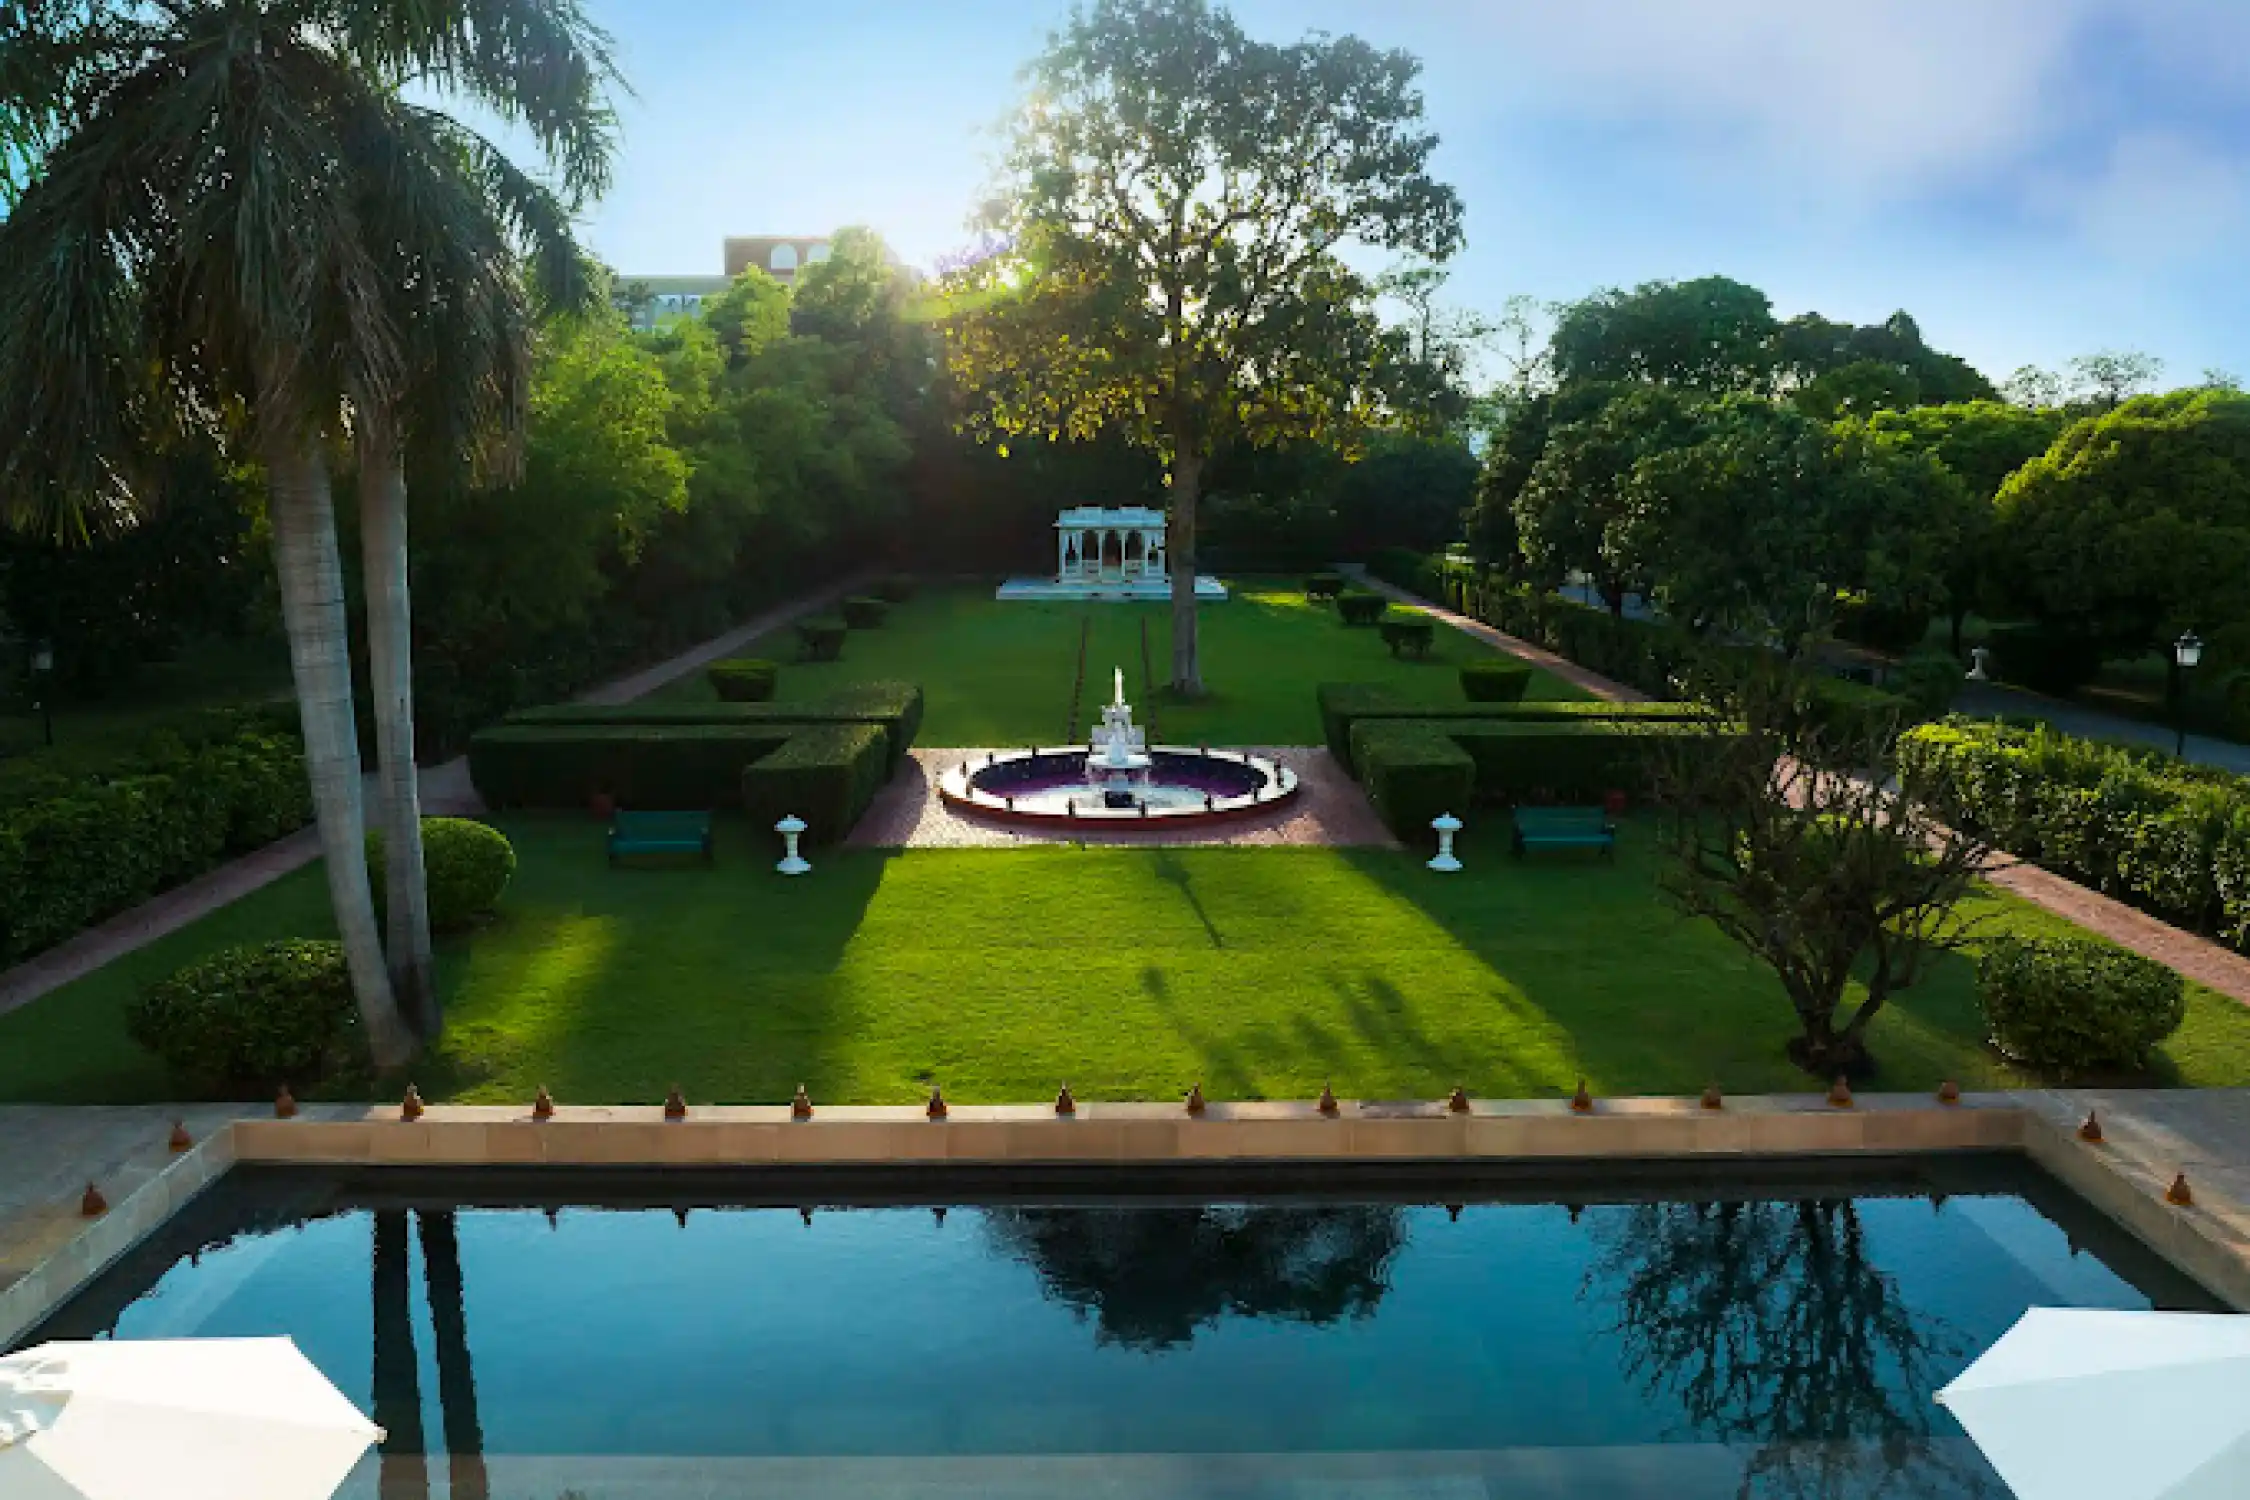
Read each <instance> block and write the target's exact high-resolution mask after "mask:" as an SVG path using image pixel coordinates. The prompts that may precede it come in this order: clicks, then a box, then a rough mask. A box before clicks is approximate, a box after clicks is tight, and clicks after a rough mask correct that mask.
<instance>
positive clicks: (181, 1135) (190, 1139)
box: [167, 1120, 195, 1151]
mask: <svg viewBox="0 0 2250 1500" xmlns="http://www.w3.org/2000/svg"><path fill="white" fill-rule="evenodd" d="M167 1144H168V1145H170V1146H171V1148H172V1149H173V1150H174V1151H185V1150H187V1149H188V1147H190V1146H192V1145H194V1144H195V1137H194V1136H192V1135H189V1134H188V1133H187V1121H185V1120H174V1121H173V1122H172V1138H171V1140H170V1141H169V1142H167Z"/></svg>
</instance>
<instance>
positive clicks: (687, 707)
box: [469, 682, 923, 771]
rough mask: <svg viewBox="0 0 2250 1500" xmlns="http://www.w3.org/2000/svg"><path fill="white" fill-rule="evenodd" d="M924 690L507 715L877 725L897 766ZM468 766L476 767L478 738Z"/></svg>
mask: <svg viewBox="0 0 2250 1500" xmlns="http://www.w3.org/2000/svg"><path fill="white" fill-rule="evenodd" d="M922 713H923V702H922V690H921V689H920V688H918V687H916V686H915V685H914V684H913V683H911V682H859V683H852V684H850V685H848V686H845V687H840V688H837V689H835V690H834V691H832V692H829V693H826V694H824V695H823V696H821V697H819V698H814V699H810V700H808V701H806V702H802V703H683V702H666V701H663V700H661V699H643V700H642V701H640V702H638V703H618V704H594V703H557V704H552V705H549V706H548V707H545V708H527V709H523V710H520V711H518V712H516V713H512V714H510V715H508V719H507V722H508V724H509V725H539V724H545V725H565V724H569V725H585V724H608V725H620V724H687V725H702V726H706V727H711V726H717V727H738V728H745V729H749V728H771V727H777V726H789V725H797V724H880V725H882V726H883V730H884V732H885V734H886V736H887V740H886V743H887V744H888V745H889V746H890V754H891V769H892V770H896V769H897V768H898V765H899V763H900V762H901V761H903V760H904V759H905V758H906V752H907V751H908V750H910V749H912V748H913V746H914V737H915V735H917V734H919V733H920V732H921V729H922ZM487 732H488V733H489V732H490V731H487ZM469 752H470V754H469V765H470V769H471V770H472V771H474V769H475V767H476V742H475V741H474V740H472V741H470V745H469Z"/></svg>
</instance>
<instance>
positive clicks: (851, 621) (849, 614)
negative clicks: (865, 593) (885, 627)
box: [842, 596, 891, 630]
mask: <svg viewBox="0 0 2250 1500" xmlns="http://www.w3.org/2000/svg"><path fill="white" fill-rule="evenodd" d="M842 608H843V613H844V624H845V625H846V626H848V627H849V628H851V629H853V630H876V629H880V628H881V627H882V624H883V620H884V618H885V617H886V616H888V615H889V614H890V612H891V607H890V604H889V603H888V602H887V601H885V600H882V599H874V598H866V597H860V596H854V597H853V598H849V599H846V600H845V601H844V602H843V606H842Z"/></svg>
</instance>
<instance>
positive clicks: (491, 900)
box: [367, 818, 516, 932]
mask: <svg viewBox="0 0 2250 1500" xmlns="http://www.w3.org/2000/svg"><path fill="white" fill-rule="evenodd" d="M422 869H423V880H424V884H425V886H426V887H427V889H428V891H429V895H430V930H431V931H433V932H459V931H461V930H463V929H464V928H469V927H474V926H475V925H476V924H477V921H478V919H479V918H482V917H484V916H487V915H489V914H490V913H491V911H492V909H493V908H494V907H496V906H498V905H499V904H500V896H501V893H502V892H504V891H506V890H507V889H508V882H509V881H510V880H512V879H514V878H515V873H516V847H515V845H513V844H511V843H509V842H508V836H507V835H506V834H504V833H502V832H501V831H500V830H499V829H497V828H494V827H493V826H492V825H491V824H489V823H479V822H477V821H475V820H474V819H472V818H424V819H423V820H422ZM386 874H387V872H386V871H385V869H384V867H383V830H382V829H380V828H370V829H369V830H368V831H367V878H368V881H369V882H370V883H371V884H372V885H373V886H374V888H375V911H376V914H377V915H378V916H380V915H382V914H383V912H384V896H385V893H386V891H385V887H386Z"/></svg>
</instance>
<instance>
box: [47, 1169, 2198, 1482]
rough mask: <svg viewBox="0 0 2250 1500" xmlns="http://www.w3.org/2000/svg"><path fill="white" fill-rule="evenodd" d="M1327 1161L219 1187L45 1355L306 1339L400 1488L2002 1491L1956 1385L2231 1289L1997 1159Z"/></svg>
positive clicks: (249, 1177) (99, 1293) (306, 1178)
mask: <svg viewBox="0 0 2250 1500" xmlns="http://www.w3.org/2000/svg"><path fill="white" fill-rule="evenodd" d="M1318 1181H1319V1182H1320V1183H1321V1184H1323V1185H1324V1186H1325V1188H1326V1191H1323V1192H1317V1193H1316V1192H1312V1191H1309V1190H1308V1189H1309V1188H1310V1186H1311V1185H1312V1180H1311V1179H1296V1180H1283V1179H1279V1178H1272V1177H1266V1178H1260V1177H1254V1176H1242V1175H1239V1174H1238V1175H1237V1176H1235V1177H1233V1178H1231V1179H1225V1180H1220V1179H1209V1178H1179V1177H1174V1178H1171V1179H1169V1180H1157V1179H1132V1180H1130V1181H1129V1182H1128V1183H1126V1184H1125V1186H1127V1187H1128V1188H1130V1189H1131V1191H1129V1192H1127V1193H1125V1194H1124V1195H1122V1196H1120V1195H1118V1188H1119V1186H1120V1184H1119V1182H1118V1181H1117V1180H1115V1179H1107V1180H1103V1181H1101V1182H1100V1183H1099V1187H1100V1189H1101V1190H1102V1191H1103V1192H1105V1193H1107V1194H1109V1195H1110V1196H1106V1197H1103V1198H1099V1199H1095V1198H1090V1197H1087V1196H1085V1194H1086V1192H1087V1190H1088V1188H1089V1186H1092V1185H1093V1184H1089V1183H1088V1182H1087V1181H1086V1180H1085V1179H1079V1180H1077V1181H1071V1180H1069V1179H1062V1178H1057V1179H1054V1180H1052V1181H1038V1180H1027V1179H1025V1178H1024V1177H1023V1176H1022V1174H1020V1173H1019V1174H1016V1175H1015V1176H1013V1177H1012V1178H1004V1179H1003V1178H986V1179H952V1180H948V1182H947V1184H946V1186H945V1189H944V1190H943V1191H942V1192H941V1193H939V1194H938V1197H939V1198H940V1199H942V1200H943V1201H939V1202H923V1203H914V1204H911V1205H908V1206H899V1197H900V1194H899V1192H898V1191H897V1190H898V1189H899V1188H901V1187H905V1186H908V1185H909V1184H911V1185H912V1195H913V1196H927V1195H928V1194H929V1193H930V1186H931V1184H930V1180H929V1179H928V1178H926V1177H919V1178H905V1179H893V1180H890V1181H884V1180H881V1179H871V1178H827V1179H818V1180H816V1179H807V1178H775V1177H771V1176H768V1177H764V1178H753V1177H740V1176H737V1177H724V1176H706V1175H659V1174H646V1173H644V1174H639V1175H636V1176H631V1177H618V1178H611V1179H606V1180H605V1179H598V1178H591V1177H575V1176H572V1177H563V1178H559V1179H558V1178H554V1177H544V1178H539V1177H534V1178H516V1179H513V1180H508V1179H501V1178H496V1177H493V1176H489V1175H484V1176H474V1175H468V1174H442V1175H431V1174H416V1175H413V1176H396V1175H386V1174H380V1173H377V1174H361V1175H357V1176H353V1177H349V1178H338V1177H334V1176H325V1175H313V1174H303V1173H294V1172H278V1171H273V1172H257V1171H243V1172H238V1173H236V1174H233V1175H232V1176H230V1177H229V1178H228V1179H226V1180H225V1181H223V1182H222V1183H221V1184H220V1185H219V1186H218V1187H217V1188H216V1189H215V1190H214V1191H213V1192H212V1193H211V1194H210V1195H207V1196H206V1198H205V1199H203V1200H202V1201H201V1202H199V1203H198V1204H197V1205H196V1206H195V1207H194V1208H192V1209H191V1210H190V1212H189V1213H188V1214H187V1215H185V1216H183V1218H182V1219H181V1220H179V1221H177V1222H176V1223H175V1224H174V1225H173V1226H172V1227H171V1228H170V1229H169V1230H168V1231H167V1232H166V1233H165V1234H164V1235H163V1236H162V1237H161V1238H160V1239H159V1240H157V1241H155V1242H152V1243H151V1244H150V1245H149V1246H147V1247H145V1248H144V1249H143V1250H142V1251H141V1252H138V1253H136V1255H135V1256H134V1257H132V1258H131V1259H130V1260H128V1261H127V1262H125V1263H124V1264H122V1265H120V1266H119V1267H117V1268H116V1269H115V1270H113V1271H112V1272H111V1273H110V1274H109V1275H108V1276H106V1277H104V1278H103V1279H102V1280H101V1281H100V1282H97V1283H96V1284H95V1285H94V1286H92V1287H91V1288H89V1289H88V1290H87V1292H86V1293H85V1294H84V1295H82V1296H81V1297H80V1298H79V1299H78V1300H77V1301H75V1302H74V1303H72V1304H71V1305H70V1306H68V1307H66V1308H65V1309H63V1310H62V1311H61V1312H60V1313H59V1314H58V1315H57V1316H56V1317H55V1318H54V1319H53V1320H52V1321H51V1322H50V1323H49V1324H48V1326H47V1327H45V1328H44V1329H42V1330H40V1331H39V1332H38V1333H36V1334H35V1335H34V1336H33V1338H32V1339H31V1340H29V1341H31V1342H36V1341H38V1340H41V1339H46V1338H85V1337H99V1336H114V1337H118V1338H160V1337H190V1336H214V1335H246V1334H274V1333H286V1334H289V1335H291V1336H293V1337H294V1338H295V1339H296V1340H297V1342H298V1343H299V1345H300V1346H302V1347H303V1349H304V1350H305V1352H306V1353H307V1354H308V1355H309V1356H310V1357H311V1358H312V1359H313V1361H314V1362H315V1363H316V1364H318V1365H319V1366H320V1367H321V1369H323V1370H324V1371H325V1372H326V1373H327V1374H328V1375H329V1377H330V1378H331V1379H333V1380H334V1381H335V1382H336V1383H337V1385H338V1386H339V1387H340V1388H341V1389H342V1390H343V1391H344V1392H345V1393H346V1394H347V1395H348V1396H350V1397H351V1398H352V1399H353V1400H355V1401H357V1402H359V1403H360V1404H361V1405H362V1406H363V1407H365V1408H366V1409H367V1410H368V1411H369V1412H370V1414H371V1415H373V1416H374V1418H375V1420H376V1421H378V1422H380V1423H382V1424H383V1425H384V1426H385V1427H386V1428H387V1429H388V1430H389V1432H390V1434H391V1437H390V1440H389V1441H388V1442H387V1443H386V1444H385V1445H384V1448H383V1450H382V1452H381V1453H380V1454H376V1455H371V1456H370V1458H369V1460H368V1461H367V1463H365V1464H364V1465H363V1466H362V1468H361V1470H360V1471H359V1472H358V1473H357V1474H356V1475H355V1476H354V1479H353V1481H352V1484H351V1486H350V1487H348V1488H347V1490H346V1493H347V1494H349V1495H353V1496H382V1497H386V1500H389V1497H399V1500H425V1497H430V1500H435V1497H441V1496H452V1497H517V1496H521V1497H526V1500H531V1497H536V1500H562V1497H573V1500H606V1497H612V1496H614V1497H632V1500H657V1497H662V1500H673V1497H681V1500H684V1497H689V1496H695V1497H705V1496H710V1497H717V1496H738V1495H739V1496H764V1495H776V1496H778V1495H784V1494H786V1495H790V1496H795V1497H804V1496H823V1495H853V1496H902V1497H903V1496H944V1497H947V1500H953V1497H967V1496H1001V1497H1017V1496H1024V1497H1029V1496H1033V1495H1039V1496H1046V1495H1058V1496H1060V1495H1070V1496H1086V1495H1094V1496H1119V1497H1123V1496H1135V1497H1138V1496H1158V1495H1165V1496H1171V1495H1179V1496H1194V1497H1215V1496H1229V1497H1235V1496H1240V1497H1267V1496H1274V1497H1279V1496H1291V1497H1313V1496H1318V1497H1341V1496H1355V1497H1359V1496H1365V1497H1375V1496H1381V1497H1403V1496H1415V1497H1445V1500H1454V1497H1472V1496H1473V1497H1480V1500H1481V1497H1487V1496H1543V1495H1550V1494H1552V1495H1558V1496H1559V1495H1564V1494H1570V1495H1596V1494H1599V1495H1612V1496H1616V1495H1638V1494H1650V1495H1663V1496H1666V1497H1668V1500H1677V1497H1682V1496H1701V1495H1712V1496H1722V1495H1723V1496H1734V1495H1737V1494H1750V1495H1775V1496H1818V1497H1822V1500H1860V1497H1875V1496H1890V1495H1899V1496H1933V1497H1942V1496H1957V1495H1958V1496H1985V1495H1989V1496H1993V1497H1996V1500H2000V1497H2004V1496H2005V1494H2006V1491H2005V1489H2004V1488H2003V1487H2002V1486H2001V1485H2000V1484H1999V1481H1998V1480H1997V1479H1996V1478H1994V1476H1993V1475H1992V1473H1991V1471H1990V1469H1989V1468H1987V1467H1986V1466H1985V1464H1984V1462H1983V1460H1982V1459H1981V1458H1980V1457H1978V1455H1977V1454H1976V1452H1975V1450H1974V1448H1973V1447H1972V1446H1971V1445H1970V1444H1969V1443H1968V1442H1967V1440H1966V1439H1965V1438H1964V1437H1963V1436H1962V1435H1961V1433H1960V1430H1959V1428H1958V1427H1957V1426H1955V1425H1954V1424H1953V1422H1952V1419H1951V1418H1950V1417H1949V1416H1947V1415H1946V1414H1945V1413H1944V1412H1943V1411H1942V1410H1940V1409H1938V1408H1937V1407H1935V1406H1934V1405H1933V1404H1932V1401H1931V1395H1932V1393H1933V1392H1934V1391H1935V1390H1936V1389H1937V1388H1938V1387H1939V1386H1941V1385H1943V1384H1944V1383H1945V1382H1946V1381H1947V1380H1949V1379H1951V1378H1952V1377H1953V1376H1954V1375H1955V1374H1957V1373H1958V1372H1959V1371H1960V1370H1961V1369H1962V1368H1963V1367H1964V1366H1965V1365H1967V1364H1968V1362H1969V1361H1970V1360H1971V1359H1973V1358H1974V1357H1975V1355H1976V1354H1977V1352H1978V1351H1979V1350H1981V1349H1982V1348H1983V1347H1984V1346H1985V1345H1987V1344H1988V1343H1990V1342H1991V1341H1992V1340H1993V1339H1994V1338H1996V1337H1998V1336H1999V1334H2000V1333H2001V1332H2002V1331H2004V1330H2005V1329H2006V1328H2007V1327H2008V1325H2009V1324H2010V1323H2012V1322H2013V1321H2014V1320H2015V1318H2016V1317H2017V1316H2018V1315H2020V1314H2021V1313H2022V1312H2023V1310H2024V1309H2025V1308H2026V1307H2029V1306H2031V1305H2034V1304H2042V1305H2050V1306H2056V1305H2065V1306H2098V1307H2121V1308H2146V1307H2151V1306H2166V1307H2185V1308H2209V1307H2212V1306H2213V1304H2212V1303H2210V1302H2209V1301H2208V1300H2207V1299H2206V1298H2205V1297H2204V1296H2203V1295H2202V1294H2201V1293H2199V1292H2198V1291H2197V1290H2196V1289H2195V1288H2194V1287H2193V1286H2192V1285H2190V1284H2189V1283H2187V1282H2185V1281H2184V1280H2183V1279H2181V1278H2180V1277H2179V1276H2178V1275H2177V1274H2176V1273H2173V1272H2171V1271H2169V1270H2168V1269H2167V1268H2165V1267H2164V1266H2163V1265H2162V1264H2161V1263H2160V1262H2158V1261H2156V1260H2155V1259H2154V1258H2153V1257H2151V1256H2149V1255H2148V1254H2146V1253H2145V1252H2143V1251H2141V1250H2140V1249H2139V1248H2138V1247H2137V1246H2135V1245H2134V1244H2132V1243H2131V1242H2129V1241H2126V1240H2124V1239H2123V1238H2122V1237H2121V1236H2119V1235H2118V1234H2117V1233H2116V1232H2115V1231H2114V1230H2113V1229H2110V1228H2109V1227H2107V1226H2106V1225H2105V1224H2104V1223H2103V1221H2100V1220H2099V1219H2097V1218H2095V1217H2093V1216H2092V1215H2091V1214H2090V1213H2088V1212H2087V1211H2086V1210H2084V1209H2083V1208H2082V1207H2081V1206H2079V1205H2077V1204H2076V1203H2075V1202H2074V1200H2071V1199H2069V1198H2068V1197H2067V1196H2065V1195H2064V1194H2062V1193H2061V1191H2060V1190H2059V1189H2057V1188H2055V1187H2054V1186H2053V1185H2052V1184H2051V1183H2049V1182H2047V1181H2046V1180H2045V1179H2043V1178H2039V1177H2037V1176H2035V1175H2034V1174H2033V1173H2032V1172H2031V1171H2030V1169H2029V1168H2027V1167H2025V1166H2023V1165H2021V1164H2020V1163H2014V1162H2007V1161H2001V1160H1998V1159H1984V1158H1967V1159H1944V1160H1940V1161H1936V1162H1932V1163H1927V1164H1922V1165H1915V1166H1908V1165H1904V1164H1884V1165H1879V1166H1875V1167H1868V1166H1864V1165H1860V1166H1852V1167H1845V1166H1842V1165H1822V1166H1819V1167H1818V1168H1805V1167H1799V1168H1797V1169H1795V1175H1786V1174H1782V1173H1778V1172H1760V1173H1756V1174H1753V1175H1750V1176H1745V1177H1738V1178H1736V1179H1733V1180H1713V1179H1711V1178H1710V1177H1709V1176H1708V1175H1705V1176H1700V1177H1697V1176H1686V1175H1681V1174H1679V1173H1676V1172H1670V1171H1659V1170H1656V1169H1644V1170H1642V1171H1639V1172H1634V1173H1628V1174H1626V1175H1623V1176H1619V1175H1616V1174H1605V1176H1604V1177H1603V1179H1602V1180H1601V1182H1600V1183H1599V1184H1594V1183H1586V1182H1577V1183H1573V1182H1571V1181H1569V1180H1567V1179H1561V1178H1555V1177H1552V1176H1521V1175H1507V1174H1493V1173H1486V1174H1480V1175H1479V1176H1477V1177H1475V1178H1474V1179H1461V1178H1459V1177H1455V1178H1452V1179H1450V1180H1449V1179H1446V1178H1441V1177H1436V1176H1430V1175H1417V1176H1415V1177H1412V1178H1402V1177H1401V1176H1399V1175H1398V1174H1397V1173H1395V1172H1394V1173H1390V1174H1386V1175H1357V1176H1352V1177H1348V1178H1342V1179H1339V1178H1337V1177H1335V1176H1334V1174H1329V1175H1327V1176H1325V1177H1323V1178H1321V1179H1318ZM1448 1201H1450V1202H1451V1203H1452V1205H1453V1206H1452V1207H1448V1206H1446V1204H1447V1203H1448ZM876 1203H881V1204H884V1205H887V1206H859V1205H873V1204H876ZM597 1204H598V1205H607V1206H593V1205H597ZM800 1205H808V1206H809V1207H810V1214H809V1221H808V1217H807V1214H806V1213H805V1212H804V1211H801V1208H800Z"/></svg>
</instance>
